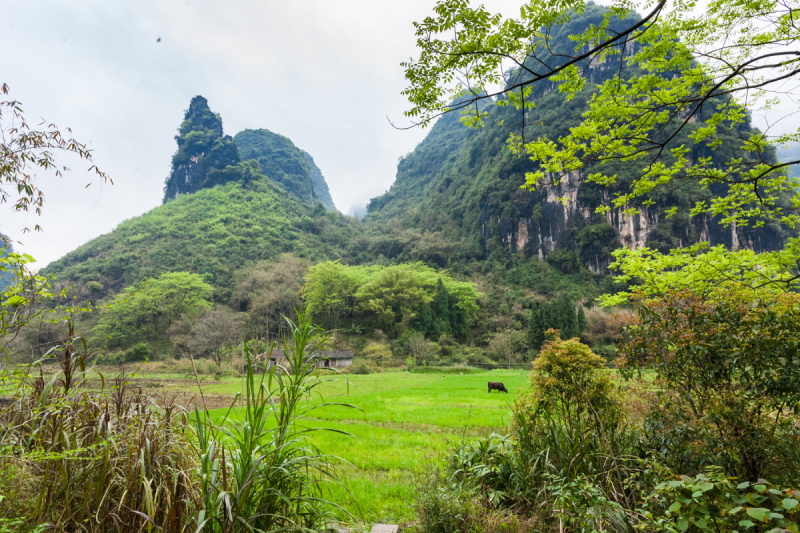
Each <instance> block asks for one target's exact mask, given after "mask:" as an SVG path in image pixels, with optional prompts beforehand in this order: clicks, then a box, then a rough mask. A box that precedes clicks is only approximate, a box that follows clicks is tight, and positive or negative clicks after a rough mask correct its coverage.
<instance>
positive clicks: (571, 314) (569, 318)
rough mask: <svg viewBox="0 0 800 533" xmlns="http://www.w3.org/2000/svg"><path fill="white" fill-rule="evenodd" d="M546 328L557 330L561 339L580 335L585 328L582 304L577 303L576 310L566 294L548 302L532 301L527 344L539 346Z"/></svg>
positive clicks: (532, 346) (537, 347)
mask: <svg viewBox="0 0 800 533" xmlns="http://www.w3.org/2000/svg"><path fill="white" fill-rule="evenodd" d="M581 317H583V318H581ZM548 329H557V330H559V331H560V333H561V338H562V339H563V340H566V339H571V338H573V337H578V336H580V335H582V334H583V332H584V331H585V330H586V314H585V313H584V311H583V306H580V305H579V306H578V308H577V311H576V309H575V302H574V301H572V300H570V299H569V298H568V297H567V296H561V297H560V298H557V299H555V300H552V301H550V302H534V303H533V306H532V308H531V318H530V321H529V325H528V346H529V347H531V348H532V349H534V350H538V349H539V348H541V346H542V343H544V341H545V331H547V330H548Z"/></svg>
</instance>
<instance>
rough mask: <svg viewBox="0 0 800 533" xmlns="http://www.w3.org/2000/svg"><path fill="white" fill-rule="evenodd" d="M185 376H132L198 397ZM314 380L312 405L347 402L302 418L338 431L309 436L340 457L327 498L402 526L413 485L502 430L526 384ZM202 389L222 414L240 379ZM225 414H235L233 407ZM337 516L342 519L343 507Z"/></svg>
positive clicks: (422, 378) (511, 376) (492, 377)
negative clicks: (493, 386)
mask: <svg viewBox="0 0 800 533" xmlns="http://www.w3.org/2000/svg"><path fill="white" fill-rule="evenodd" d="M186 377H187V376H169V375H163V374H159V375H154V374H140V375H139V376H137V377H136V381H140V380H142V381H144V382H145V386H147V383H148V381H149V384H150V385H151V386H155V387H157V388H158V389H159V390H160V391H161V392H162V393H163V394H164V396H165V397H169V396H170V395H174V394H175V393H181V394H184V395H189V394H191V395H192V396H193V397H195V398H196V400H199V397H196V396H195V395H196V392H197V385H196V384H194V380H193V379H186ZM170 378H173V379H170ZM181 378H182V379H181ZM320 379H323V380H328V381H325V383H324V384H323V385H322V386H320V387H318V388H317V389H316V390H317V391H319V393H320V394H318V395H316V396H315V398H313V399H312V400H311V401H312V402H314V403H321V402H322V401H325V402H334V403H346V404H350V405H352V406H354V407H344V406H335V407H326V408H319V409H315V410H313V411H312V412H311V416H310V417H309V418H307V419H306V420H305V423H306V425H307V426H308V427H309V428H315V429H319V428H329V429H334V430H338V431H339V432H330V431H314V432H312V433H310V438H311V441H312V443H313V444H314V445H315V446H317V447H318V448H319V449H320V450H321V451H322V452H324V453H326V454H330V455H332V456H336V457H339V458H341V460H342V461H341V463H340V477H341V479H342V480H343V482H344V484H345V486H346V487H347V490H346V489H345V488H343V487H341V486H337V485H333V484H332V485H330V487H329V490H330V494H329V498H330V499H331V500H333V501H335V502H336V503H337V504H339V505H341V506H342V507H344V508H345V509H347V510H348V511H349V512H351V513H352V514H353V515H355V516H356V517H357V518H358V521H359V522H360V521H362V520H363V521H364V522H371V523H375V522H383V523H393V524H398V523H399V524H405V523H408V522H410V521H412V520H413V519H414V514H415V511H414V507H415V490H414V484H415V481H416V480H418V479H420V475H421V474H422V473H424V471H425V470H426V469H427V468H430V467H431V466H435V465H437V464H441V462H442V461H443V460H445V456H446V453H447V451H448V450H449V449H450V448H452V447H453V446H454V445H456V444H457V443H458V442H460V441H462V440H465V439H470V438H474V437H477V436H480V435H488V434H491V433H492V432H503V431H504V430H505V427H506V425H507V423H508V421H509V415H510V404H511V403H512V401H513V399H514V396H515V393H516V391H517V390H518V389H519V388H521V387H523V386H524V385H525V384H526V382H527V372H525V371H522V370H511V371H503V370H493V371H488V372H479V373H470V374H463V375H460V374H455V373H449V374H439V373H426V374H416V373H408V372H384V373H377V374H369V375H348V376H347V377H346V379H345V377H344V376H331V375H328V376H326V375H321V376H320ZM487 381H502V382H503V383H504V384H505V386H506V387H507V388H508V390H509V394H502V393H499V392H496V391H493V392H492V393H487V385H486V384H487ZM202 386H203V391H204V394H205V396H206V400H207V401H208V403H209V404H210V405H209V407H213V406H216V407H217V408H216V409H212V410H211V415H212V417H213V416H220V417H222V416H223V415H224V414H225V412H227V409H225V408H222V407H221V406H223V405H226V404H229V403H230V400H231V399H233V397H234V396H235V394H236V393H237V392H239V391H240V390H241V387H242V380H241V379H237V378H229V379H224V378H223V379H221V380H217V381H215V380H210V379H207V380H205V381H203V382H202ZM196 400H194V401H196ZM184 403H186V402H184ZM231 415H232V416H236V412H235V410H234V412H233V413H232V414H231ZM345 433H346V434H345ZM348 490H349V492H350V493H352V496H351V495H350V494H349V493H348ZM356 502H357V503H356ZM340 518H341V519H342V520H343V522H348V521H349V520H350V519H348V518H347V516H346V513H344V512H342V513H341V515H340Z"/></svg>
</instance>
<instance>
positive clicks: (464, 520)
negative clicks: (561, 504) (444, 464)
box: [417, 471, 520, 533]
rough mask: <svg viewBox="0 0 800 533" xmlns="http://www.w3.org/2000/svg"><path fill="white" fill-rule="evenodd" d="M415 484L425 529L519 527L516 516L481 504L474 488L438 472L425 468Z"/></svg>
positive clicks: (469, 531)
mask: <svg viewBox="0 0 800 533" xmlns="http://www.w3.org/2000/svg"><path fill="white" fill-rule="evenodd" d="M417 488H418V492H417V515H418V517H419V521H420V524H419V527H420V530H421V531H422V532H424V533H477V532H486V533H494V532H498V533H500V532H503V533H516V532H518V531H520V524H519V520H518V519H517V518H516V517H515V516H513V515H511V514H510V513H508V512H507V511H503V510H497V509H493V508H492V507H491V506H490V505H486V504H484V503H483V502H482V501H481V500H480V499H479V498H478V497H477V496H478V493H477V492H476V491H475V490H474V489H472V488H471V487H464V486H460V485H458V484H457V483H453V482H452V480H450V479H448V478H447V477H446V476H443V475H442V474H441V473H439V472H435V471H431V472H427V473H426V475H425V476H424V477H423V479H422V480H420V482H419V483H418V485H417Z"/></svg>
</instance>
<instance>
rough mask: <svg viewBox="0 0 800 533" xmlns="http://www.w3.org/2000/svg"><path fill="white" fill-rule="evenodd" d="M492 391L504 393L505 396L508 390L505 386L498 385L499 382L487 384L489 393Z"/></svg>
mask: <svg viewBox="0 0 800 533" xmlns="http://www.w3.org/2000/svg"><path fill="white" fill-rule="evenodd" d="M493 390H496V391H497V392H505V393H506V394H508V389H506V386H505V385H503V384H502V383H500V382H499V381H490V382H489V392H492V391H493Z"/></svg>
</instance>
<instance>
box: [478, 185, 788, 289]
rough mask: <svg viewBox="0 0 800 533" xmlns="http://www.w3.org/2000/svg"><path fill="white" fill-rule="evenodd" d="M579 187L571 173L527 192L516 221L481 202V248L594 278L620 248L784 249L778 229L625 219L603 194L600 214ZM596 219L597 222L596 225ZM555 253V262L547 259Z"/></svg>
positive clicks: (655, 212) (643, 213) (646, 214)
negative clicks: (493, 245)
mask: <svg viewBox="0 0 800 533" xmlns="http://www.w3.org/2000/svg"><path fill="white" fill-rule="evenodd" d="M581 186H585V187H588V185H586V184H582V180H581V177H580V174H579V173H577V172H576V173H573V174H571V175H570V176H568V177H566V178H565V179H563V180H562V182H561V183H560V184H559V185H558V186H553V187H546V188H543V189H542V191H540V192H539V191H537V192H534V193H530V198H529V202H528V205H526V206H525V207H524V208H522V209H521V210H520V211H521V212H520V213H519V214H518V215H516V216H507V215H506V216H504V214H503V211H504V206H502V205H493V204H490V203H488V202H487V203H485V204H484V205H483V206H482V209H481V218H480V233H481V238H482V242H483V244H484V246H486V245H487V243H490V242H492V241H493V240H495V241H498V242H499V243H500V244H501V246H502V247H504V248H506V249H507V250H508V252H509V253H510V254H514V253H516V254H521V255H524V256H525V257H538V258H539V259H540V260H545V259H548V258H549V260H550V261H551V262H553V263H555V264H557V266H559V267H560V268H561V269H562V270H565V271H571V270H574V269H575V268H577V267H578V264H579V263H580V264H581V265H582V266H584V267H586V268H587V269H588V270H589V271H591V272H592V273H594V274H596V275H600V274H602V273H604V272H605V270H606V269H607V267H608V265H609V263H610V262H611V261H612V257H611V252H612V251H613V250H614V249H616V248H619V247H621V246H624V247H626V248H628V249H630V250H634V249H638V248H643V247H645V246H649V247H651V248H655V249H661V250H662V251H667V250H669V249H672V248H681V247H683V246H686V245H689V244H692V243H695V242H699V241H704V242H708V243H709V244H710V245H711V246H715V245H719V244H722V245H724V246H725V247H727V248H728V249H731V250H739V249H752V250H755V251H757V252H762V251H768V250H775V249H778V248H779V247H781V246H782V245H783V240H784V236H783V234H782V231H781V228H779V227H774V226H773V227H766V228H759V229H756V230H754V229H750V228H738V227H736V225H735V224H734V225H731V226H723V225H721V224H719V223H718V222H717V221H716V220H714V219H712V218H711V217H708V216H702V217H699V218H697V219H694V220H691V221H689V222H688V223H687V222H684V223H675V222H673V221H670V220H669V219H666V216H665V214H664V212H663V209H659V208H658V207H641V208H640V209H639V213H638V214H635V215H629V214H626V213H625V212H624V210H623V209H621V208H613V207H611V202H610V195H609V194H608V193H607V192H605V194H604V195H603V201H602V204H603V205H605V206H609V207H611V209H610V210H609V211H608V212H607V213H605V214H604V215H597V214H595V213H594V210H595V206H592V205H589V204H588V203H586V202H583V201H581V199H579V192H580V188H581ZM598 217H600V220H598ZM554 252H555V254H554V255H555V257H552V256H551V254H553V253H554Z"/></svg>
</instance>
